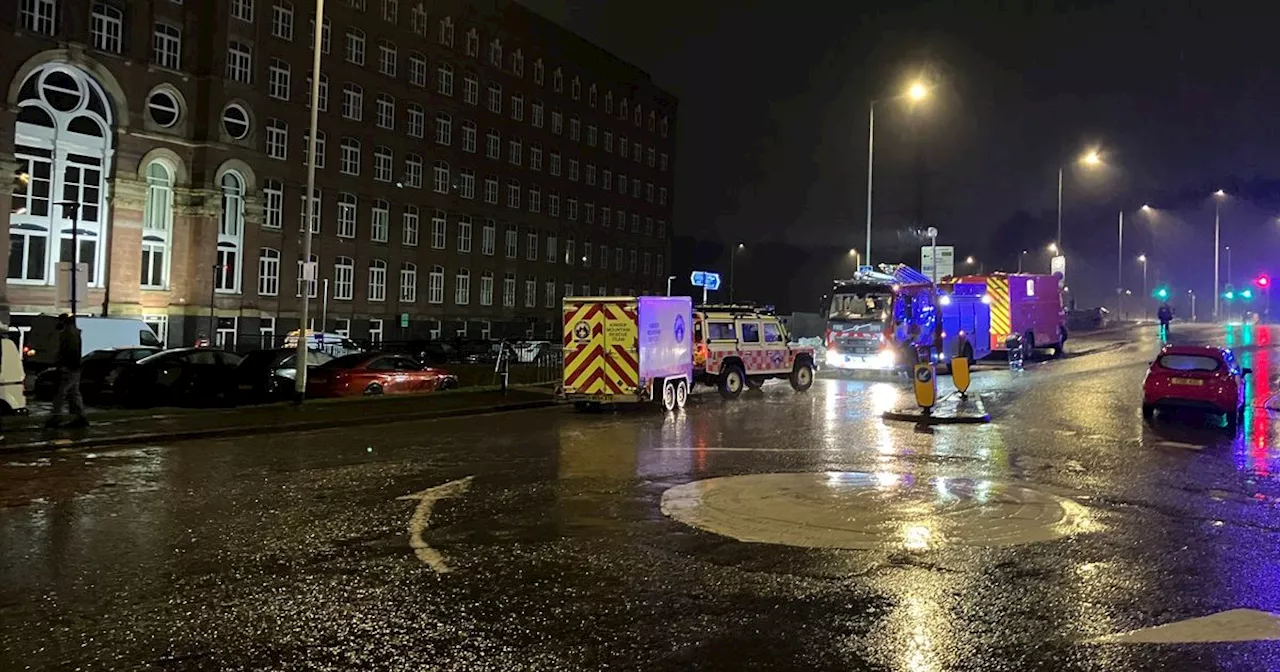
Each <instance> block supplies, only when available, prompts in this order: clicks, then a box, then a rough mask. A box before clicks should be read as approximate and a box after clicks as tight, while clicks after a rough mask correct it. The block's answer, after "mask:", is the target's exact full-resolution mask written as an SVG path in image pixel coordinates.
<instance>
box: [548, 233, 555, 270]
mask: <svg viewBox="0 0 1280 672" xmlns="http://www.w3.org/2000/svg"><path fill="white" fill-rule="evenodd" d="M556 261H557V257H556V237H555V236H554V235H552V234H547V263H548V264H554V263H556Z"/></svg>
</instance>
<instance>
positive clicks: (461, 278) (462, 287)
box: [453, 268, 471, 306]
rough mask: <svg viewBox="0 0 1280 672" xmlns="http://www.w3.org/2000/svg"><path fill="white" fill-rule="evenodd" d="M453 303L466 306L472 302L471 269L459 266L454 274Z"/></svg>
mask: <svg viewBox="0 0 1280 672" xmlns="http://www.w3.org/2000/svg"><path fill="white" fill-rule="evenodd" d="M453 303H454V305H458V306H465V305H467V304H469V303H471V271H468V270H467V269H465V268H459V269H458V272H457V273H455V274H454V276H453Z"/></svg>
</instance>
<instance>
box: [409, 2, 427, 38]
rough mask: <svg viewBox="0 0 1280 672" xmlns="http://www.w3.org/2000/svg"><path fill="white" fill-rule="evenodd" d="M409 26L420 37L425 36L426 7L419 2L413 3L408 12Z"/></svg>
mask: <svg viewBox="0 0 1280 672" xmlns="http://www.w3.org/2000/svg"><path fill="white" fill-rule="evenodd" d="M409 27H410V28H412V29H413V32H414V33H417V34H418V35H421V36H422V37H426V36H427V8H426V7H424V6H423V4H422V3H421V2H419V3H418V4H416V5H414V7H413V9H412V10H410V12H409Z"/></svg>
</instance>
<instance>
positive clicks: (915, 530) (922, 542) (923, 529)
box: [902, 525, 933, 551]
mask: <svg viewBox="0 0 1280 672" xmlns="http://www.w3.org/2000/svg"><path fill="white" fill-rule="evenodd" d="M932 534H933V533H932V531H930V530H929V527H928V526H926V525H908V526H907V527H906V528H905V529H904V530H903V535H902V536H903V540H902V546H903V548H906V549H907V550H908V551H925V550H928V549H929V537H930V536H931V535H932Z"/></svg>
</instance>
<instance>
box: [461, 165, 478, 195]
mask: <svg viewBox="0 0 1280 672" xmlns="http://www.w3.org/2000/svg"><path fill="white" fill-rule="evenodd" d="M458 195H459V196H461V197H462V198H466V199H474V198H475V197H476V171H474V170H471V169H470V168H461V169H459V170H458Z"/></svg>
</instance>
